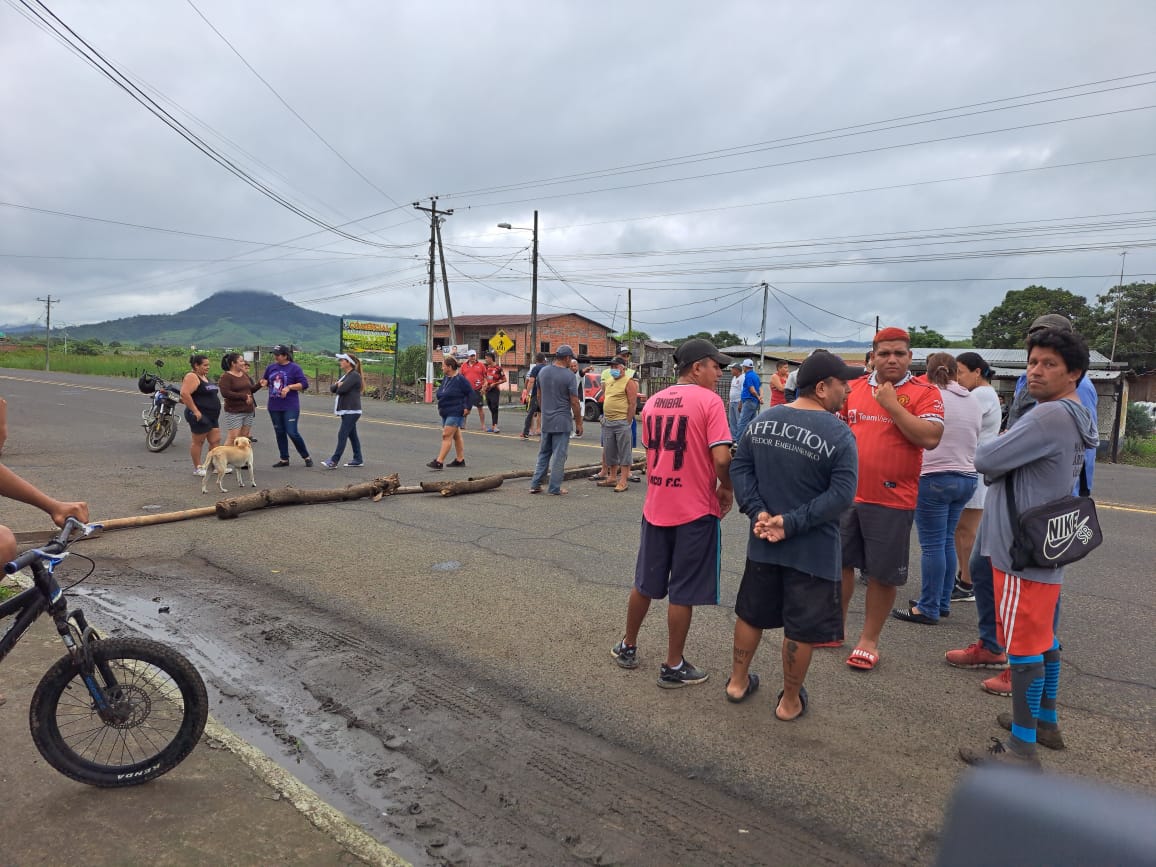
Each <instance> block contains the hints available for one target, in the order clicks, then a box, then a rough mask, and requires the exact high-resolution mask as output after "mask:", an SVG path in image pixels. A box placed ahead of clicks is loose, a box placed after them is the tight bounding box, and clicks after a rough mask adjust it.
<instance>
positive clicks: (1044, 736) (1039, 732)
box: [995, 713, 1067, 750]
mask: <svg viewBox="0 0 1156 867" xmlns="http://www.w3.org/2000/svg"><path fill="white" fill-rule="evenodd" d="M995 721H996V722H997V723H999V724H1000V726H1001V727H1003V728H1005V729H1007V730H1008V731H1009V732H1010V731H1011V727H1012V715H1011V714H1010V713H1001V714H1000V715H999V716H997V717H996V718H995ZM1036 743H1037V744H1039V745H1040V746H1041V747H1047V748H1048V749H1049V750H1062V749H1066V747H1067V745H1066V744H1065V743H1064V736H1063V735H1062V734H1060V730H1059V729H1053V728H1043V727H1042V726H1037V727H1036Z"/></svg>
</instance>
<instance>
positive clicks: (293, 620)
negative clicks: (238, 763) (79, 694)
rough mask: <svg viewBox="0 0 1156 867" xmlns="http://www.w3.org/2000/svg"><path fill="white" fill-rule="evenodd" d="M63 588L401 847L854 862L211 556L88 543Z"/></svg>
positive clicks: (577, 860) (499, 859)
mask: <svg viewBox="0 0 1156 867" xmlns="http://www.w3.org/2000/svg"><path fill="white" fill-rule="evenodd" d="M172 579H177V580H172ZM74 592H76V593H79V594H80V595H82V596H83V597H85V599H86V600H87V603H86V604H87V607H89V608H91V609H92V612H91V613H92V614H93V615H97V616H94V618H93V619H94V621H95V622H97V623H99V624H101V625H102V627H103V628H104V629H105V631H106V632H109V631H116V630H110V629H108V627H109V626H110V625H111V622H112V621H117V622H119V623H120V624H122V626H121V627H120V628H127V629H130V630H133V631H138V632H143V633H145V634H148V635H150V636H152V637H154V638H157V639H159V640H163V641H167V642H170V643H173V644H175V645H176V646H178V647H180V648H181V649H182V650H183V651H184V652H186V653H187V654H188V655H189V656H190V658H191V659H193V661H194V662H195V663H196V665H197V666H198V667H199V668H200V669H201V672H202V674H203V675H204V677H205V680H206V683H208V684H209V686H210V690H211V693H212V696H213V706H212V712H213V714H214V715H215V716H216V717H217V719H218V720H220V721H221V722H222V723H224V724H225V725H226V726H228V727H229V728H231V729H233V730H234V731H235V732H237V733H238V734H240V735H241V736H242V737H244V738H245V739H246V740H249V741H250V742H252V743H254V744H256V745H257V746H258V747H260V748H262V749H263V750H264V751H265V752H267V753H268V754H269V755H270V756H272V757H273V758H274V759H275V760H277V761H278V762H280V763H281V764H283V765H284V766H285V767H286V768H287V769H289V770H290V771H291V772H292V773H293V774H294V775H295V776H297V777H298V778H299V779H301V780H302V781H303V782H305V783H306V784H307V785H309V786H311V787H312V788H313V789H314V790H315V791H317V792H318V793H319V794H320V795H321V797H322V798H324V799H325V800H327V801H329V802H330V803H331V804H333V805H334V806H335V807H337V808H338V809H340V810H342V811H344V812H345V813H346V814H347V815H348V816H350V818H352V819H353V820H354V821H356V822H358V823H360V824H361V825H362V827H364V828H365V830H366V831H368V832H369V833H370V834H372V835H373V836H375V837H376V838H377V839H379V840H380V841H382V842H383V843H386V844H387V845H389V846H391V847H392V848H393V849H394V850H395V851H397V852H398V854H400V855H401V856H402V857H405V858H407V859H408V860H411V861H412V862H413V863H415V864H471V865H484V864H492V865H511V867H517V865H535V867H537V865H541V864H632V865H633V864H655V865H659V864H661V865H670V864H754V863H759V864H796V865H797V864H832V865H834V864H856V863H861V862H860V860H859V859H858V858H857V857H856V856H853V855H851V854H849V853H848V852H847V851H845V850H843V849H840V848H838V847H837V846H836V845H834V844H832V843H831V842H829V840H830V839H831V838H830V837H825V838H823V839H820V838H819V836H818V835H815V834H813V833H811V832H809V831H807V830H805V829H802V828H800V827H797V826H793V825H792V824H791V823H789V822H781V821H778V820H777V818H776V817H774V816H773V815H772V814H770V813H769V812H768V811H767V810H766V808H765V807H764V806H762V805H760V804H758V803H757V802H756V801H752V800H747V799H742V798H740V797H735V796H733V795H731V794H728V793H725V792H723V791H720V790H719V789H718V788H716V787H715V786H712V785H710V784H709V783H707V782H705V781H704V780H701V779H699V778H698V777H697V776H696V775H695V774H694V773H690V774H687V775H680V774H679V773H677V772H675V771H672V770H671V769H670V765H669V764H663V763H660V762H659V761H652V760H650V759H648V758H647V757H645V756H641V755H639V754H638V753H637V752H635V751H629V750H627V749H625V748H623V747H620V746H616V745H614V744H611V743H608V742H607V741H605V740H602V739H600V738H597V737H595V736H593V735H591V734H589V733H587V732H584V731H582V730H580V729H579V728H577V727H576V726H574V725H571V724H568V723H567V722H566V721H563V720H558V719H552V718H549V717H547V716H546V715H544V714H542V713H540V712H538V711H535V710H533V709H530V708H528V707H527V706H526V705H525V704H524V703H521V702H518V701H517V700H516V699H515V698H513V697H512V696H508V695H504V694H503V693H502V691H501V689H500V688H498V687H497V686H496V685H494V684H492V683H487V682H485V681H484V680H483V679H482V678H481V677H480V676H479V674H478V673H477V672H474V671H471V670H470V669H469V668H468V667H466V666H463V665H462V664H461V663H460V662H454V663H450V662H449V661H448V660H446V659H443V658H441V657H440V656H439V655H438V654H437V653H436V652H431V651H429V650H428V649H423V648H417V647H411V646H406V645H405V644H404V643H402V642H399V640H398V639H397V638H396V637H395V636H389V635H383V634H380V632H377V633H375V632H374V631H373V630H371V629H370V628H369V627H367V626H365V625H363V624H361V623H357V622H354V621H352V620H351V619H349V618H348V617H343V616H341V615H339V614H336V613H334V612H332V611H327V610H323V609H322V608H320V607H318V606H317V605H315V604H310V603H309V602H307V601H305V600H304V599H302V598H294V597H292V596H290V595H288V594H286V593H284V592H283V591H279V590H277V589H275V588H272V587H270V586H268V585H265V584H257V583H250V582H248V581H244V580H242V579H239V578H237V577H236V576H234V575H230V574H228V573H226V572H224V571H222V570H221V569H219V568H217V567H215V566H213V565H212V564H210V563H207V562H204V561H197V560H194V559H193V558H190V557H186V558H184V559H182V560H181V561H180V562H164V561H157V560H153V559H149V560H147V561H142V560H125V561H116V560H113V559H110V558H108V557H102V558H101V559H100V560H99V561H98V564H97V571H96V573H95V574H94V576H93V578H92V579H91V580H90V581H89V583H88V584H84V585H81V586H80V587H78V588H77V589H76V590H75V591H74ZM581 676H582V672H581V669H579V670H577V671H575V677H581ZM673 748H674V749H677V745H674V747H673Z"/></svg>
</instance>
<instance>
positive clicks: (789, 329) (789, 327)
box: [787, 322, 792, 348]
mask: <svg viewBox="0 0 1156 867" xmlns="http://www.w3.org/2000/svg"><path fill="white" fill-rule="evenodd" d="M791 328H792V325H791V323H789V322H788V323H787V348H790V346H791Z"/></svg>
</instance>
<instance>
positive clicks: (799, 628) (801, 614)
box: [735, 558, 843, 644]
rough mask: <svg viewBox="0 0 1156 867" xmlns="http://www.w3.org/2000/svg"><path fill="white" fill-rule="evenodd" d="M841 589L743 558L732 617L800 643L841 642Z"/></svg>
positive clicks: (822, 580)
mask: <svg viewBox="0 0 1156 867" xmlns="http://www.w3.org/2000/svg"><path fill="white" fill-rule="evenodd" d="M841 597H842V586H841V582H839V581H829V580H827V579H825V578H816V577H815V576H814V575H808V574H807V573H806V572H800V571H799V570H798V569H792V568H791V567H790V566H780V565H778V564H776V563H756V562H755V561H754V560H751V559H750V558H748V559H747V566H746V569H745V570H744V571H743V580H742V583H741V584H739V595H738V596H737V597H736V599H735V614H737V615H738V616H739V618H741V619H742V620H743V622H745V623H748V624H750V625H751V626H754V627H755V628H756V629H778V628H779V627H782V629H783V637H784V638H789V639H790V640H791V641H801V642H803V643H804V644H819V643H821V642H824V641H842V640H843V606H842V604H841V602H840V599H841Z"/></svg>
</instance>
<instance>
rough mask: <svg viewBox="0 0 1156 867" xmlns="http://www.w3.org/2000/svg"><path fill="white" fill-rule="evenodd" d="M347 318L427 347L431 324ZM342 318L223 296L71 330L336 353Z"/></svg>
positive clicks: (151, 342)
mask: <svg viewBox="0 0 1156 867" xmlns="http://www.w3.org/2000/svg"><path fill="white" fill-rule="evenodd" d="M346 316H347V318H359V319H372V320H377V321H396V322H397V323H398V328H399V331H400V334H399V341H400V343H401V345H402V346H403V347H405V346H409V345H411V344H414V343H424V342H425V328H424V325H425V322H424V321H423V320H417V319H399V318H397V317H388V316H385V315H383V314H381V313H362V312H358V313H349V314H346ZM340 325H341V317H340V316H334V315H332V314H329V313H318V312H317V311H315V310H306V309H305V308H304V307H298V306H297V305H296V304H293V303H291V302H289V301H286V300H285V299H284V298H281V297H280V296H279V295H274V294H272V293H269V292H251V291H245V290H241V291H232V292H218V293H217V294H216V295H213V296H211V297H209V298H206V299H205V300H204V301H202V302H200V303H199V304H196V305H194V306H192V307H190V308H189V309H188V310H182V311H180V312H179V313H167V314H153V315H149V316H130V317H128V318H126V319H113V320H110V321H108V322H98V323H94V324H92V325H78V326H73V327H71V328H69V329H68V333H69V337H70V338H71V339H72V340H91V339H97V340H101V341H103V342H104V343H105V344H107V343H109V342H110V341H113V340H119V341H120V342H121V343H126V344H134V345H138V346H218V347H236V348H246V347H253V346H271V345H272V344H275V343H292V344H293V345H295V346H298V347H301V348H303V349H305V350H306V351H309V352H336V351H337V348H338V343H339V340H340V337H339V332H340Z"/></svg>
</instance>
